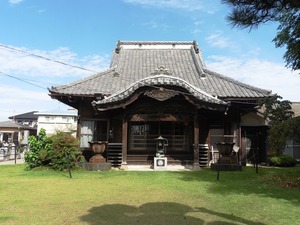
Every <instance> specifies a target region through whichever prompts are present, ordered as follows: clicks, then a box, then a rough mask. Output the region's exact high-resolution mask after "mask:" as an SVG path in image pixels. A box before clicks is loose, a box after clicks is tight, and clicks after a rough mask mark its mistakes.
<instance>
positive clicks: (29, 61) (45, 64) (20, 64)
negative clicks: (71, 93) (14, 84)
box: [0, 46, 109, 80]
mask: <svg viewBox="0 0 300 225" xmlns="http://www.w3.org/2000/svg"><path fill="white" fill-rule="evenodd" d="M9 48H10V49H9ZM9 48H5V47H4V48H3V46H0V71H1V72H3V73H7V74H10V75H21V76H22V77H24V76H25V77H31V78H33V77H37V78H39V79H41V78H45V80H47V77H48V78H51V79H53V78H54V77H58V78H64V77H65V78H68V77H70V76H72V77H74V78H78V77H84V76H86V75H88V74H92V73H95V72H99V71H102V70H104V69H105V68H107V67H108V65H109V63H108V61H109V59H108V56H106V55H104V56H101V55H88V56H84V57H79V56H78V55H77V54H75V53H74V52H72V51H71V50H70V49H68V48H63V47H62V48H57V49H54V50H52V51H43V50H38V49H35V50H30V49H26V48H17V47H12V46H9ZM12 49H17V50H19V51H22V52H27V53H28V54H23V53H21V52H18V51H14V50H12ZM33 55H37V56H41V57H35V56H33ZM47 59H49V60H47ZM55 61H59V62H62V63H65V64H62V63H57V62H55ZM68 65H69V66H68ZM73 66H76V67H82V68H86V69H88V70H91V71H85V70H82V69H79V68H76V67H73Z"/></svg>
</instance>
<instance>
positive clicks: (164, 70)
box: [151, 66, 172, 76]
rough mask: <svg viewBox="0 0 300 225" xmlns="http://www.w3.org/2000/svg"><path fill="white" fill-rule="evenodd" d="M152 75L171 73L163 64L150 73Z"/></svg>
mask: <svg viewBox="0 0 300 225" xmlns="http://www.w3.org/2000/svg"><path fill="white" fill-rule="evenodd" d="M151 74H152V75H153V76H155V75H171V74H172V73H171V72H170V70H169V69H168V68H166V67H164V66H160V67H158V68H157V69H155V71H154V72H153V73H151Z"/></svg>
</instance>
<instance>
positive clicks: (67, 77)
mask: <svg viewBox="0 0 300 225" xmlns="http://www.w3.org/2000/svg"><path fill="white" fill-rule="evenodd" d="M9 48H11V49H8V48H5V47H4V48H3V45H2V46H1V45H0V78H1V83H0V96H1V97H0V105H1V110H0V121H4V120H7V118H8V117H9V116H12V115H16V114H20V113H25V112H28V111H33V110H38V111H46V110H53V109H57V108H58V107H60V108H66V107H67V106H66V105H64V104H62V103H60V102H58V101H56V100H53V99H51V98H50V97H49V96H48V94H49V92H48V90H47V88H49V87H51V86H52V85H54V86H55V85H61V84H66V83H69V82H71V81H76V80H79V79H81V78H83V77H86V76H89V75H91V74H93V73H94V72H91V71H85V70H81V69H78V68H74V67H72V66H67V65H62V64H60V63H56V62H54V61H53V60H56V61H61V62H64V63H66V64H69V65H75V66H79V67H83V68H87V69H89V70H92V71H95V72H100V71H103V70H104V69H106V68H107V67H108V66H109V61H110V57H111V56H110V55H109V56H108V55H87V56H83V57H79V56H78V55H77V54H75V53H74V52H72V51H71V50H70V49H68V48H57V49H54V50H52V51H44V50H38V49H35V50H31V49H27V48H17V47H14V46H9ZM12 49H17V50H20V51H23V52H27V53H28V54H22V53H20V52H17V51H14V50H12ZM31 54H35V55H39V56H42V57H46V58H49V59H51V60H46V59H43V58H39V57H33V56H32V55H31ZM27 82H29V83H32V84H33V85H30V84H29V83H27ZM37 85H38V86H42V87H43V88H44V89H41V88H37Z"/></svg>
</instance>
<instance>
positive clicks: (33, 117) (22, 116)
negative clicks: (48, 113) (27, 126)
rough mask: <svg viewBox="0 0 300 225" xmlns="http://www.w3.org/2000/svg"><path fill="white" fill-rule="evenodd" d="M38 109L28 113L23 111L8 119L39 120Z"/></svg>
mask: <svg viewBox="0 0 300 225" xmlns="http://www.w3.org/2000/svg"><path fill="white" fill-rule="evenodd" d="M36 112H37V111H31V112H27V113H22V114H18V115H14V116H10V117H8V119H15V120H37V116H36V115H35V113H36Z"/></svg>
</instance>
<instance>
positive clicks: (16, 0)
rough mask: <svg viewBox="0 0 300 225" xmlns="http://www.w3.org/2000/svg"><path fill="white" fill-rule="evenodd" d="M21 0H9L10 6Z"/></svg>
mask: <svg viewBox="0 0 300 225" xmlns="http://www.w3.org/2000/svg"><path fill="white" fill-rule="evenodd" d="M22 1H23V0H9V3H10V4H18V3H20V2H22Z"/></svg>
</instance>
